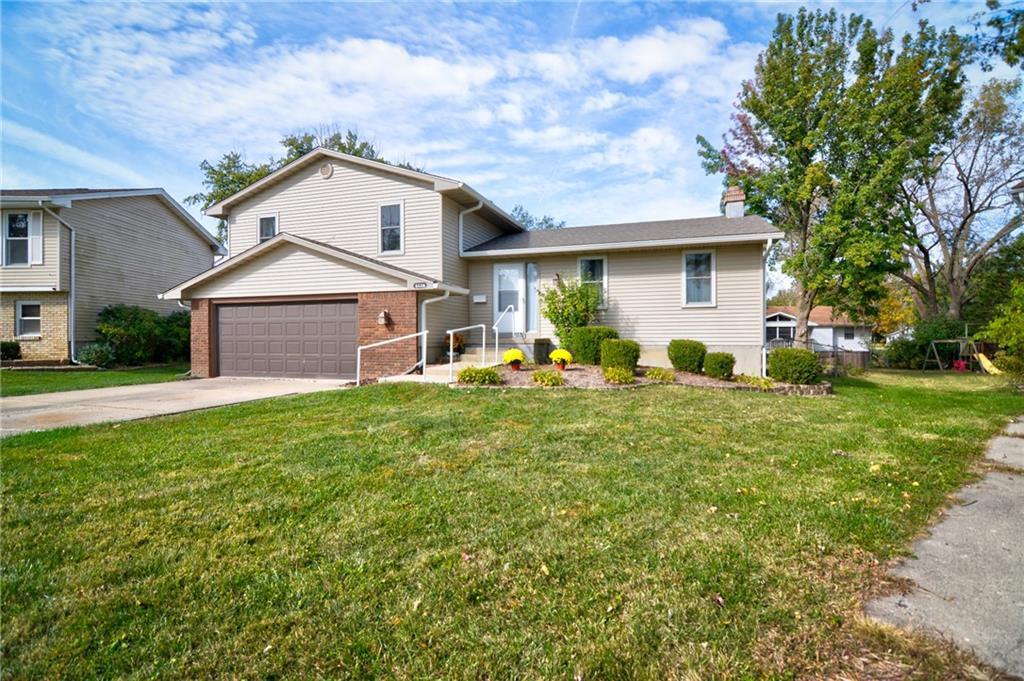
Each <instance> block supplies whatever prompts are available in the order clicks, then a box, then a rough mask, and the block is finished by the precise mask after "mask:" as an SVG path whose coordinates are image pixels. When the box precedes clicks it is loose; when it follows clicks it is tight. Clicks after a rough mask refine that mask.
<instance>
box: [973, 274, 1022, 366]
mask: <svg viewBox="0 0 1024 681" xmlns="http://www.w3.org/2000/svg"><path fill="white" fill-rule="evenodd" d="M979 335H980V336H981V337H982V338H983V339H985V340H990V341H993V342H995V343H998V344H999V346H1000V347H1001V348H1002V349H1003V350H1005V351H1006V352H1007V353H1008V354H1010V355H1013V356H1015V357H1018V358H1020V359H1022V360H1024V279H1018V280H1017V281H1015V282H1013V286H1012V287H1011V289H1010V292H1009V298H1008V299H1007V300H1006V302H1004V303H1003V304H1002V305H1000V306H999V308H998V310H997V311H996V317H995V318H994V319H993V320H992V321H991V322H989V324H988V326H987V327H986V328H985V330H984V331H982V332H981V334H979Z"/></svg>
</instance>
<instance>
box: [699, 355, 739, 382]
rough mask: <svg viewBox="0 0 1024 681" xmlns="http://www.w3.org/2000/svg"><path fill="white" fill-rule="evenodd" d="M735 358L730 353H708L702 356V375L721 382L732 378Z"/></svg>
mask: <svg viewBox="0 0 1024 681" xmlns="http://www.w3.org/2000/svg"><path fill="white" fill-rule="evenodd" d="M734 366H736V358H735V357H733V354H732V353H731V352H709V353H708V354H707V355H705V356H704V373H705V374H707V375H708V376H710V377H711V378H719V379H722V380H725V379H729V378H732V368H733V367H734Z"/></svg>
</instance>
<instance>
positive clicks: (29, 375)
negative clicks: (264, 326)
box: [0, 363, 189, 397]
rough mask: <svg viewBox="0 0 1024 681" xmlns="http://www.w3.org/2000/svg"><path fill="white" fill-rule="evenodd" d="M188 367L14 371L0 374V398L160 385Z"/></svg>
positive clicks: (171, 365)
mask: <svg viewBox="0 0 1024 681" xmlns="http://www.w3.org/2000/svg"><path fill="white" fill-rule="evenodd" d="M188 370H189V365H188V364H187V363H185V364H167V365H163V366H154V367H139V368H128V369H97V370H96V371H84V370H49V371H36V370H32V369H17V370H15V371H10V370H6V371H0V397H14V396H15V395H36V394H38V393H55V392H63V391H65V390H84V389H86V388H110V387H113V386H118V385H139V384H142V383H164V382H166V381H173V380H176V379H178V378H180V377H181V375H182V374H184V373H186V372H187V371H188Z"/></svg>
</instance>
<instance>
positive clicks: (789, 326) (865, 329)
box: [765, 305, 871, 352]
mask: <svg viewBox="0 0 1024 681" xmlns="http://www.w3.org/2000/svg"><path fill="white" fill-rule="evenodd" d="M807 327H808V331H809V332H810V340H811V342H812V343H813V344H814V348H813V349H814V350H831V349H835V350H846V351H849V352H869V351H870V350H871V327H870V326H868V325H866V324H863V323H857V322H855V321H853V320H852V319H850V318H849V317H847V316H846V315H844V314H840V313H837V312H834V311H833V310H832V308H831V307H828V306H827V305H819V306H817V307H815V308H814V309H812V310H811V316H810V318H809V319H808V321H807ZM795 336H796V308H795V307H769V308H768V310H767V313H766V315H765V339H766V340H767V341H768V343H769V344H772V341H777V339H781V340H782V341H792V340H793V338H794V337H795Z"/></svg>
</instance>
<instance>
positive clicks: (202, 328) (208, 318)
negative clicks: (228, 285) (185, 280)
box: [192, 298, 216, 378]
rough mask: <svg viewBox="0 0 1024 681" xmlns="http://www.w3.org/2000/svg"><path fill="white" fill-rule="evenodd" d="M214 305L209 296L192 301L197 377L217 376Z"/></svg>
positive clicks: (193, 357) (193, 341) (195, 372)
mask: <svg viewBox="0 0 1024 681" xmlns="http://www.w3.org/2000/svg"><path fill="white" fill-rule="evenodd" d="M212 327H213V306H212V305H211V304H210V300H209V298H198V299H196V300H193V301H192V375H193V376H195V377H196V378H210V377H211V376H215V375H216V373H215V367H214V363H213V360H214V357H213V348H212V346H211V345H210V344H211V342H212V339H213V334H212V333H211V331H212Z"/></svg>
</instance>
